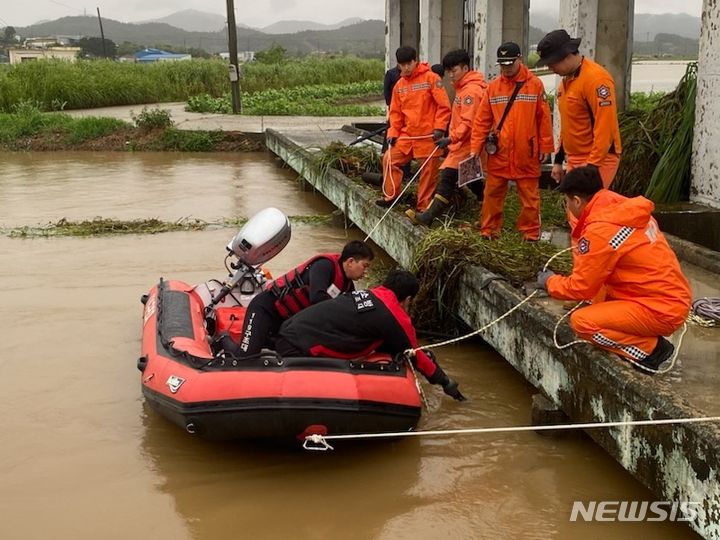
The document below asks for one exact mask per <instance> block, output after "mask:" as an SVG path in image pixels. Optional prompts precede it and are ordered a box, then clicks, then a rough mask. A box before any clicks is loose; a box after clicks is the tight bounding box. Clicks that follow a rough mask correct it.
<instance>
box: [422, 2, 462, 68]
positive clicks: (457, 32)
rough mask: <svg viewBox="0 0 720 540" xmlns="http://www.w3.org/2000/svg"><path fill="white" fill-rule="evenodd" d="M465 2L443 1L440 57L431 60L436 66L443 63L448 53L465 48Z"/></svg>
mask: <svg viewBox="0 0 720 540" xmlns="http://www.w3.org/2000/svg"><path fill="white" fill-rule="evenodd" d="M463 4H464V2H463V0H443V2H442V26H441V28H442V33H441V36H440V56H439V57H438V58H437V59H435V58H430V59H429V60H430V63H432V64H434V63H437V62H440V61H442V57H443V56H445V54H446V53H448V52H450V51H452V50H454V49H460V48H462V46H463V24H464V17H463V15H464V13H463Z"/></svg>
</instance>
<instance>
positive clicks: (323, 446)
mask: <svg viewBox="0 0 720 540" xmlns="http://www.w3.org/2000/svg"><path fill="white" fill-rule="evenodd" d="M709 422H720V416H703V417H699V418H660V419H657V420H620V421H616V422H587V423H582V424H552V425H547V426H505V427H485V428H469V429H446V430H426V431H396V432H382V433H353V434H347V435H320V434H312V435H308V436H306V437H305V441H304V442H303V448H304V449H306V450H318V451H323V452H324V451H327V450H334V447H333V446H332V445H330V443H328V441H331V440H360V439H381V438H389V437H392V438H398V437H430V436H440V437H447V436H451V435H477V434H486V433H519V432H526V431H536V432H537V431H570V430H578V429H599V428H612V427H633V426H661V425H679V424H699V423H709Z"/></svg>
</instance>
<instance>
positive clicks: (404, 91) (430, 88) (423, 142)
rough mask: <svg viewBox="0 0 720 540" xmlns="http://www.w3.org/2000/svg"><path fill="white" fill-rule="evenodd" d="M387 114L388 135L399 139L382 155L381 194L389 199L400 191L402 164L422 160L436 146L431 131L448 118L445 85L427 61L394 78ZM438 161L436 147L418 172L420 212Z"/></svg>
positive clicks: (443, 126)
mask: <svg viewBox="0 0 720 540" xmlns="http://www.w3.org/2000/svg"><path fill="white" fill-rule="evenodd" d="M388 116H389V121H390V127H389V128H388V131H387V137H388V139H390V138H392V137H396V138H397V139H398V140H397V141H396V142H395V144H394V145H392V146H391V147H390V148H389V149H388V150H387V151H386V152H385V155H384V156H383V194H384V195H385V200H388V201H389V200H392V199H394V198H395V197H397V196H398V195H400V191H401V189H400V185H401V182H402V177H403V173H402V170H401V167H402V166H403V165H405V164H406V163H408V162H409V161H410V160H411V159H418V160H420V161H421V162H424V161H425V159H426V158H427V157H428V156H430V155H431V154H432V152H433V150H434V149H435V142H434V141H433V140H432V134H433V131H434V130H436V129H439V130H442V131H443V132H445V130H446V129H447V125H448V121H449V120H450V101H449V100H448V96H447V92H445V87H444V86H443V84H442V80H441V79H440V77H438V76H437V75H436V74H435V73H433V72H432V71H431V70H430V66H429V65H428V64H427V63H421V64H418V65H417V67H416V68H415V70H414V71H413V72H412V74H411V75H410V76H409V77H401V78H400V80H399V81H398V82H397V84H396V85H395V88H393V98H392V100H391V101H390V111H389V113H388ZM439 165H440V156H439V152H438V151H436V152H435V154H434V155H433V157H432V158H431V159H430V161H428V163H427V164H426V165H425V167H424V168H423V170H422V171H421V173H420V183H419V184H418V199H417V210H418V211H419V212H424V211H425V209H426V208H427V207H428V206H429V205H430V201H431V199H432V196H433V192H434V191H435V185H436V184H437V173H438V167H439Z"/></svg>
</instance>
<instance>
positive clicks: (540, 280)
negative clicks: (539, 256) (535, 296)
mask: <svg viewBox="0 0 720 540" xmlns="http://www.w3.org/2000/svg"><path fill="white" fill-rule="evenodd" d="M554 275H555V272H553V271H552V270H542V271H540V272H538V275H537V283H536V284H535V288H536V289H542V290H547V280H548V279H550V276H554Z"/></svg>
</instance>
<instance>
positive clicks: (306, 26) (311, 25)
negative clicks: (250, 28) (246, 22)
mask: <svg viewBox="0 0 720 540" xmlns="http://www.w3.org/2000/svg"><path fill="white" fill-rule="evenodd" d="M363 20H364V19H361V18H360V17H351V18H349V19H345V20H342V21H340V22H338V23H335V24H321V23H316V22H313V21H279V22H276V23H273V24H271V25H268V26H265V27H262V28H259V30H260V31H261V32H263V33H265V34H295V33H297V32H305V31H307V30H337V29H338V28H342V27H343V26H350V25H352V24H357V23H359V22H362V21H363Z"/></svg>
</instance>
